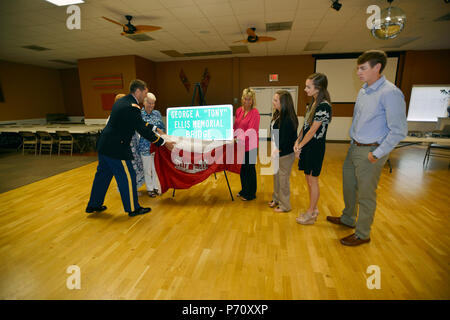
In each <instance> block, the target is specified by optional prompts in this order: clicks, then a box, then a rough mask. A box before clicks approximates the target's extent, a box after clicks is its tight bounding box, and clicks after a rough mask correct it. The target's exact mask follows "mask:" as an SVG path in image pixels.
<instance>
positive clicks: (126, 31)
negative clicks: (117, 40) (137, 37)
mask: <svg viewBox="0 0 450 320" xmlns="http://www.w3.org/2000/svg"><path fill="white" fill-rule="evenodd" d="M102 18H103V19H105V20H107V21H109V22H112V23H115V24H117V25H119V26H122V27H123V32H122V33H121V35H123V36H124V35H130V34H138V33H144V32H150V31H156V30H159V29H161V27H157V26H147V25H139V26H135V25H133V24H131V19H133V16H128V15H127V16H125V18H126V19H127V20H128V23H127V24H123V23H120V22H117V21H115V20H113V19H110V18H107V17H102Z"/></svg>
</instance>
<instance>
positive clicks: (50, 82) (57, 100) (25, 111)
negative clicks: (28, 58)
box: [0, 61, 66, 121]
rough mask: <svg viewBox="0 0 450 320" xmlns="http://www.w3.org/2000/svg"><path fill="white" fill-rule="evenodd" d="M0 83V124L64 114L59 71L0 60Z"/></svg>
mask: <svg viewBox="0 0 450 320" xmlns="http://www.w3.org/2000/svg"><path fill="white" fill-rule="evenodd" d="M0 82H1V86H2V89H3V96H4V98H5V102H0V121H7V120H25V119H37V118H45V115H46V114H47V113H65V112H66V110H65V107H64V99H63V92H62V85H61V77H60V73H59V70H56V69H49V68H43V67H37V66H32V65H27V64H20V63H13V62H6V61H0Z"/></svg>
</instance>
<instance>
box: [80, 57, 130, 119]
mask: <svg viewBox="0 0 450 320" xmlns="http://www.w3.org/2000/svg"><path fill="white" fill-rule="evenodd" d="M78 74H79V76H80V87H81V96H82V100H83V110H84V117H85V118H86V119H103V118H104V119H106V118H108V116H109V113H110V111H109V110H103V109H102V101H101V95H102V93H116V94H117V93H128V91H129V90H128V86H129V84H130V81H131V80H133V79H135V78H136V59H135V56H134V55H128V56H119V57H105V58H92V59H80V60H78ZM113 74H122V79H123V89H102V90H100V89H94V87H93V83H92V78H95V77H100V76H108V75H113Z"/></svg>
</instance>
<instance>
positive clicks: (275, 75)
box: [269, 73, 278, 82]
mask: <svg viewBox="0 0 450 320" xmlns="http://www.w3.org/2000/svg"><path fill="white" fill-rule="evenodd" d="M269 81H270V82H272V81H278V73H273V74H269Z"/></svg>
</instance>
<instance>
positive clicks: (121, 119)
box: [97, 94, 164, 160]
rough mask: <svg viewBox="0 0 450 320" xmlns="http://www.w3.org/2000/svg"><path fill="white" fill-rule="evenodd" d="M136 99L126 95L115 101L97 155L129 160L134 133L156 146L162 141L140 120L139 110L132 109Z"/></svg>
mask: <svg viewBox="0 0 450 320" xmlns="http://www.w3.org/2000/svg"><path fill="white" fill-rule="evenodd" d="M132 104H137V102H136V99H135V98H134V97H133V96H132V95H131V94H129V95H127V96H125V97H123V98H121V99H119V100H117V101H116V102H115V103H114V105H113V107H112V110H111V115H110V118H109V121H108V123H107V125H106V127H105V129H103V131H102V133H101V135H100V138H99V139H98V142H97V150H98V152H99V153H101V154H103V155H105V156H108V157H111V158H113V159H118V160H131V159H133V154H132V152H131V147H130V142H131V138H132V137H133V135H134V133H135V131H137V132H138V133H139V134H140V135H141V136H143V137H144V138H145V139H147V140H149V141H150V142H152V143H154V144H155V145H157V146H160V145H162V144H163V143H164V139H163V138H161V137H159V136H158V135H157V134H155V133H154V132H153V127H154V126H153V125H152V124H150V123H147V122H145V121H144V120H142V117H141V110H140V109H139V108H138V107H134V106H133V105H132Z"/></svg>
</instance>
